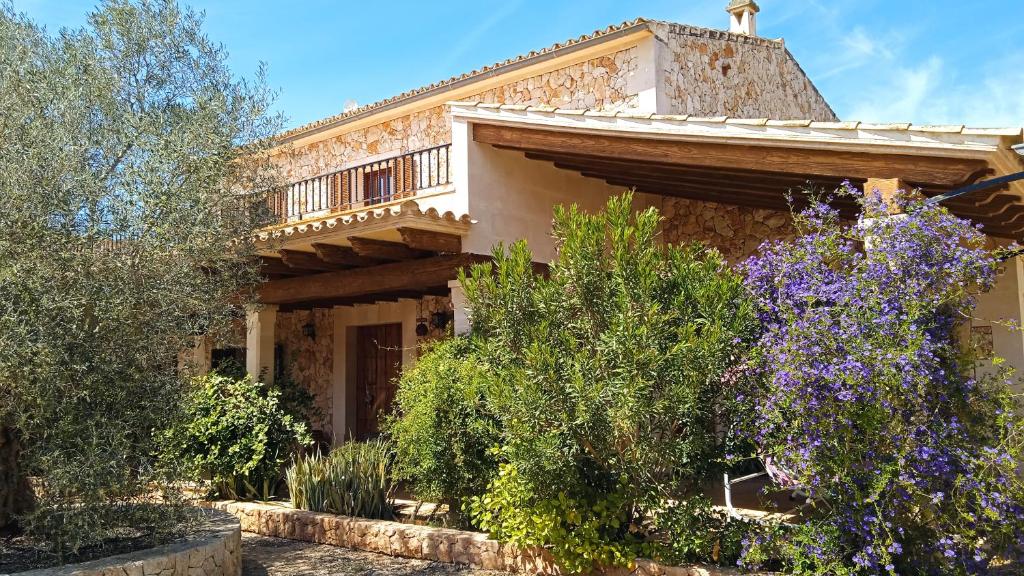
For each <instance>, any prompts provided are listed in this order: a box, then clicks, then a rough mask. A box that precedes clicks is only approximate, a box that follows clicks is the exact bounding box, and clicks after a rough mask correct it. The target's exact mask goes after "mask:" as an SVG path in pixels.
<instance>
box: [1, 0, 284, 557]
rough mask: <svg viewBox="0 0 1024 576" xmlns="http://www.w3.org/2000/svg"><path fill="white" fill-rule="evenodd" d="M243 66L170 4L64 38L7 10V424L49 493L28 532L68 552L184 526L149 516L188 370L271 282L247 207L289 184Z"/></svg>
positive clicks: (146, 5) (117, 9)
mask: <svg viewBox="0 0 1024 576" xmlns="http://www.w3.org/2000/svg"><path fill="white" fill-rule="evenodd" d="M225 57H226V54H225V52H224V50H223V48H222V47H220V46H218V45H216V44H214V43H212V42H211V41H210V40H209V39H208V38H206V37H205V36H204V35H203V33H202V29H201V19H200V18H199V16H197V15H196V14H195V13H193V12H191V11H189V10H186V9H183V8H180V7H178V6H177V5H176V4H175V3H174V2H173V1H171V0H166V1H163V0H152V1H150V0H138V1H127V0H112V1H109V2H105V3H103V4H101V5H100V6H99V7H98V8H97V11H96V12H94V13H92V14H91V15H90V17H89V21H88V25H87V26H85V27H84V28H82V29H80V30H62V31H60V32H59V33H58V34H56V35H47V34H46V33H45V31H43V30H42V29H40V28H39V27H37V26H35V25H34V24H32V23H31V22H29V21H28V20H27V19H25V18H24V17H22V16H19V15H17V14H15V13H14V12H13V10H12V9H11V8H10V7H0V139H2V141H3V142H4V152H3V154H0V229H2V230H3V234H0V424H2V425H3V426H5V427H8V428H13V429H15V430H17V431H18V433H19V434H20V436H21V439H22V443H23V446H24V452H23V453H22V455H21V458H20V462H21V465H22V467H23V469H24V470H26V471H28V472H29V473H31V474H32V475H33V476H34V477H35V478H36V480H37V484H36V488H37V490H36V492H37V495H38V496H39V498H40V500H39V502H38V505H37V507H36V509H35V512H33V513H31V514H29V515H27V516H25V517H24V518H23V519H22V520H23V522H24V525H25V526H26V527H27V528H28V529H30V530H32V531H34V532H36V533H38V534H40V535H43V536H46V537H48V538H50V541H51V542H52V545H53V548H54V550H56V551H57V552H64V551H72V550H75V549H76V548H78V547H80V546H82V545H85V544H90V543H95V542H97V541H98V540H101V539H103V538H105V537H107V536H109V535H111V534H114V533H116V532H118V531H119V530H121V529H123V528H126V527H133V528H134V529H142V530H143V531H150V530H151V531H152V532H154V533H155V532H159V530H160V529H161V528H163V527H165V526H167V523H168V521H169V520H171V519H173V516H174V514H172V513H171V512H170V511H169V510H171V509H170V508H168V507H161V506H156V507H152V506H138V505H137V504H138V503H140V502H141V501H143V500H144V498H142V497H143V496H144V495H148V494H153V493H154V492H153V490H154V487H155V486H156V484H154V482H156V481H159V480H161V479H162V476H163V474H162V473H161V471H158V470H157V469H156V468H155V467H154V465H153V464H152V462H153V460H152V458H151V454H152V451H153V438H154V431H156V430H159V429H161V428H164V427H165V426H167V425H168V424H169V423H170V422H171V421H172V420H173V418H174V417H175V414H176V413H177V411H178V405H179V401H180V400H181V398H182V396H183V394H182V391H183V388H182V387H183V384H182V380H180V379H179V374H177V370H176V368H177V355H178V352H179V350H182V349H184V348H187V347H189V346H191V345H192V341H193V335H196V334H201V333H204V332H207V333H216V332H218V331H219V330H220V329H222V328H224V327H225V326H226V324H227V323H228V321H229V320H230V319H231V317H232V314H233V312H232V307H231V303H232V302H236V303H237V302H244V301H245V299H246V295H248V294H250V293H251V291H252V287H253V286H254V285H255V282H256V280H257V272H258V271H257V270H256V269H255V267H254V265H253V264H252V262H253V260H252V258H251V255H252V245H251V243H250V242H247V241H244V240H240V239H244V238H246V237H248V236H249V232H250V231H251V230H252V229H253V227H254V225H256V224H257V221H256V218H257V217H258V212H257V211H255V210H251V209H249V208H252V205H249V204H250V201H248V200H246V199H244V198H242V197H241V196H239V195H238V193H239V192H240V191H244V190H259V189H265V188H266V187H268V186H270V185H272V184H273V177H274V174H273V171H272V170H270V169H269V168H268V167H267V166H265V165H264V164H263V163H262V162H265V160H260V159H262V158H265V155H261V154H259V152H260V151H262V150H265V149H266V148H267V146H269V145H270V142H269V140H268V137H270V136H272V135H273V134H274V133H275V132H276V130H277V128H278V125H279V121H278V119H277V118H276V117H274V116H272V115H269V114H268V106H269V104H270V101H271V94H269V93H268V92H267V91H266V90H265V89H264V88H263V84H262V82H261V81H260V80H259V79H257V81H256V82H255V83H248V82H245V81H240V80H238V79H236V78H235V77H234V76H232V74H231V73H230V71H229V70H228V68H227V66H226V64H225ZM239 295H241V298H239ZM3 490H4V487H0V492H2V491H3ZM2 515H3V514H2V512H0V521H2V520H3V518H2Z"/></svg>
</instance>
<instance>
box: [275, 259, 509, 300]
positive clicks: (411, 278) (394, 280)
mask: <svg viewBox="0 0 1024 576" xmlns="http://www.w3.org/2000/svg"><path fill="white" fill-rule="evenodd" d="M489 260H490V257H489V256H481V255H477V254H465V253H464V254H453V255H445V256H433V257H429V258H421V259H418V260H408V261H403V262H393V263H390V264H381V265H379V266H369V267H366V268H354V269H351V270H341V271H337V272H324V273H321V274H313V275H310V276H303V277H300V278H285V279H282V280H273V281H270V282H265V283H263V285H262V286H261V287H260V289H259V295H260V301H261V302H264V303H266V304H294V303H297V302H307V301H317V300H326V299H342V298H358V297H361V296H373V295H376V294H386V293H392V292H400V291H425V290H428V289H431V288H437V289H440V288H442V287H447V285H448V281H449V280H454V279H456V278H457V277H458V271H459V270H461V269H462V268H465V267H467V266H470V265H472V264H474V263H477V262H485V261H489Z"/></svg>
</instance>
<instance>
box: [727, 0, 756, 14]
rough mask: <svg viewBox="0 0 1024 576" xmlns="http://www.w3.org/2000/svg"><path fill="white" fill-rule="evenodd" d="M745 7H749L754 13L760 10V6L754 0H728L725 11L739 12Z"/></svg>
mask: <svg viewBox="0 0 1024 576" xmlns="http://www.w3.org/2000/svg"><path fill="white" fill-rule="evenodd" d="M745 8H748V9H750V11H751V12H754V13H755V14H756V13H757V12H760V11H761V8H760V7H759V6H758V5H757V2H754V0H729V5H728V6H726V7H725V11H726V12H729V13H730V14H731V13H733V12H739V11H741V10H743V9H745Z"/></svg>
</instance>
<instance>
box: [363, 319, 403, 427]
mask: <svg viewBox="0 0 1024 576" xmlns="http://www.w3.org/2000/svg"><path fill="white" fill-rule="evenodd" d="M401 369H402V325H401V324H380V325H377V326H360V327H359V328H358V329H357V333H356V398H357V400H356V430H355V432H356V438H358V439H360V440H364V439H366V438H370V437H373V436H375V435H376V434H377V433H378V432H380V420H381V418H382V417H383V416H384V415H387V414H390V413H391V404H392V402H393V401H394V399H395V391H396V390H397V388H398V384H397V378H398V375H399V372H400V371H401Z"/></svg>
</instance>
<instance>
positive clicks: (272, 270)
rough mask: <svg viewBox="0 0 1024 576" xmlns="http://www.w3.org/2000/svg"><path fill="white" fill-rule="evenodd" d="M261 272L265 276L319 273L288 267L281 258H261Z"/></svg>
mask: <svg viewBox="0 0 1024 576" xmlns="http://www.w3.org/2000/svg"><path fill="white" fill-rule="evenodd" d="M260 272H262V273H263V274H264V275H274V276H301V275H303V274H310V273H315V272H317V271H316V270H301V269H298V268H294V267H292V266H288V265H287V264H285V263H284V262H283V261H282V260H281V259H280V258H273V257H270V256H261V257H260Z"/></svg>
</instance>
